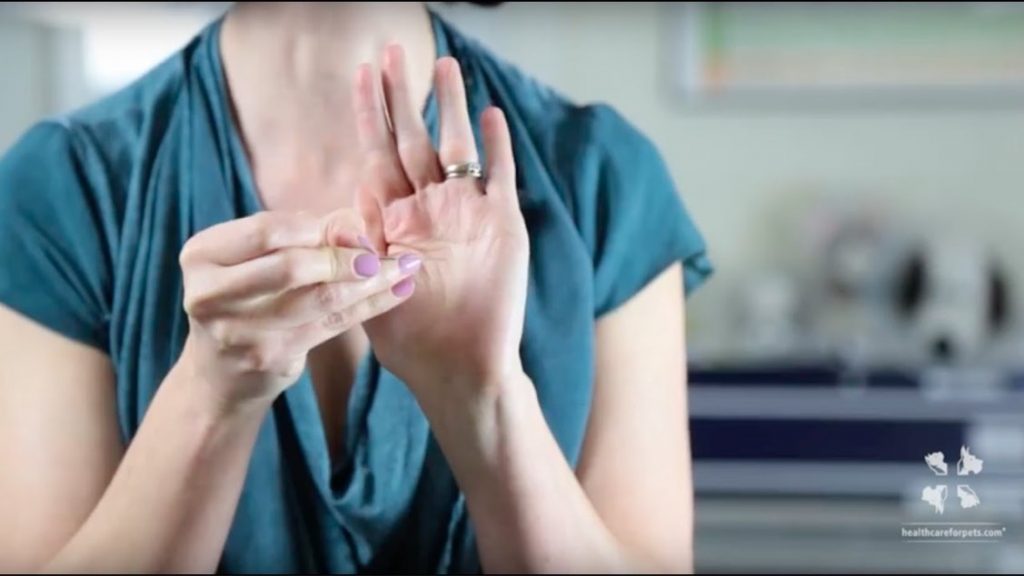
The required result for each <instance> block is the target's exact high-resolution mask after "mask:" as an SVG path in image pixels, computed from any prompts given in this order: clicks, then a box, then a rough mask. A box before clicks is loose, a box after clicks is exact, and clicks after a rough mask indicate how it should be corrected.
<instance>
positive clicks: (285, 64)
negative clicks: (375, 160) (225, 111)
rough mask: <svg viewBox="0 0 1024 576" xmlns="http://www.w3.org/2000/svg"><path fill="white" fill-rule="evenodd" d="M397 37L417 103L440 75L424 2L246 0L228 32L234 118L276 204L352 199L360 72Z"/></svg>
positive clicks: (333, 204)
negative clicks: (355, 82)
mask: <svg viewBox="0 0 1024 576" xmlns="http://www.w3.org/2000/svg"><path fill="white" fill-rule="evenodd" d="M391 42H397V43H399V44H401V45H402V46H403V47H404V48H405V53H406V54H407V61H408V70H409V75H410V78H409V82H410V86H411V88H412V91H413V94H414V95H415V97H416V98H417V100H418V102H419V103H421V104H422V103H423V102H425V101H426V98H427V96H428V94H429V92H430V85H431V81H432V70H433V62H434V60H435V59H436V57H437V55H436V54H435V53H434V52H435V50H434V46H435V43H434V37H433V29H432V27H431V23H430V18H429V14H428V12H427V10H426V8H425V7H424V6H423V5H422V4H418V3H414V4H400V3H394V4H384V3H381V4H355V3H280V4H278V3H269V4H264V3H256V2H252V3H248V2H245V3H240V4H239V5H237V6H236V7H234V8H233V9H232V10H231V11H230V12H229V13H228V15H227V17H226V18H225V21H224V25H223V28H222V31H221V45H220V50H221V55H222V59H223V63H224V73H225V76H226V80H227V83H228V86H229V91H230V93H231V101H232V104H233V108H234V114H235V119H236V121H237V124H238V126H239V132H240V134H241V136H242V140H243V142H244V143H245V148H246V151H247V153H248V155H249V159H250V164H251V165H252V169H253V177H254V179H255V181H256V184H257V187H258V188H259V192H260V196H261V200H262V201H263V203H264V205H265V206H266V207H267V208H270V209H295V210H298V209H301V210H308V211H322V212H327V211H330V210H333V209H335V208H338V207H339V206H345V205H350V204H351V201H352V194H351V190H352V189H353V187H354V184H355V181H356V178H357V177H358V164H359V159H358V156H357V155H356V154H354V151H355V150H357V149H358V142H357V140H356V131H355V122H354V117H353V113H352V102H351V92H352V84H351V82H352V76H353V73H354V72H355V69H356V67H357V66H358V65H359V64H361V63H363V62H371V63H374V64H375V65H376V64H377V63H378V62H379V58H380V54H381V50H382V49H383V47H384V46H386V45H387V44H388V43H391Z"/></svg>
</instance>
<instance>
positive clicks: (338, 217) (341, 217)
mask: <svg viewBox="0 0 1024 576" xmlns="http://www.w3.org/2000/svg"><path fill="white" fill-rule="evenodd" d="M357 204H358V199H357ZM323 226H324V240H325V242H324V245H326V246H334V247H337V248H363V249H364V250H368V251H370V252H378V251H379V250H380V249H379V248H378V247H377V246H376V245H375V244H374V243H373V242H372V240H371V236H370V221H369V219H367V218H366V215H364V214H363V213H362V211H361V210H360V209H359V207H358V206H357V207H356V208H342V209H339V210H335V211H334V212H331V213H330V214H328V215H327V216H325V217H324V224H323Z"/></svg>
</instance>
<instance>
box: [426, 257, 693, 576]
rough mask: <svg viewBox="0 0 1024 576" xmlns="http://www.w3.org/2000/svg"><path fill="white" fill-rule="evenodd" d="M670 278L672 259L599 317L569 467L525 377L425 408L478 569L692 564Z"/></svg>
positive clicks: (648, 568) (679, 330) (676, 273)
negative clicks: (462, 500) (589, 406)
mask: <svg viewBox="0 0 1024 576" xmlns="http://www.w3.org/2000/svg"><path fill="white" fill-rule="evenodd" d="M681 278H682V274H681V272H680V269H679V267H678V266H676V267H674V268H672V269H671V270H669V271H667V272H666V273H664V274H663V275H662V276H661V277H660V278H659V279H657V280H656V281H655V282H653V283H652V284H651V285H650V286H649V287H648V288H646V289H645V290H644V291H643V292H642V293H641V294H639V295H638V296H636V297H635V298H634V299H633V300H632V301H631V302H629V303H627V304H626V305H625V306H624V307H622V308H620V309H619V310H617V311H616V312H614V313H612V314H611V315H609V316H607V317H605V318H604V319H602V320H601V321H600V322H599V325H598V328H597V333H598V334H597V340H598V342H597V348H598V374H599V375H598V379H597V383H596V390H595V395H594V404H593V411H592V414H591V419H590V423H589V426H588V431H587V437H586V441H585V444H584V449H583V454H582V459H581V462H580V465H579V470H578V475H574V474H573V472H572V470H571V469H570V467H569V465H568V463H567V462H566V460H565V458H564V457H563V456H562V453H561V451H560V450H559V448H558V445H557V444H556V443H555V440H554V438H553V437H552V436H551V432H550V430H549V429H548V427H547V424H546V423H545V421H544V418H543V414H542V413H541V411H540V406H539V405H538V403H537V399H536V397H535V396H534V394H533V390H532V385H531V384H530V382H528V381H526V380H525V377H520V378H519V379H517V380H513V381H507V382H502V383H501V384H500V386H499V387H498V388H499V389H500V392H499V393H497V394H495V395H493V396H490V397H487V398H474V399H473V400H472V401H470V402H468V405H469V406H470V408H469V410H465V411H448V410H444V409H443V408H438V409H434V410H429V409H428V414H433V415H434V417H433V419H432V424H433V425H434V430H435V433H437V435H438V439H439V441H440V442H441V445H442V447H443V448H444V449H445V453H446V454H447V455H448V458H449V461H450V462H451V464H452V467H453V470H454V471H455V474H456V477H457V479H458V481H459V484H460V486H461V487H462V489H463V491H464V492H465V494H466V497H467V502H468V506H469V511H470V514H471V516H472V518H473V523H474V526H475V527H476V530H477V533H478V536H479V549H480V554H481V558H482V560H483V563H484V567H485V569H486V570H487V571H497V572H507V571H526V572H561V571H565V572H578V571H587V572H620V571H621V572H637V571H639V572H688V571H691V570H692V519H693V505H692V484H691V480H690V459H689V453H690V450H689V438H688V429H687V426H686V403H685V375H684V357H683V353H682V349H683V324H682V320H683V318H682V315H683V312H682V303H681V298H680V296H679V295H680V294H681V293H682V280H681ZM642 335H647V336H642Z"/></svg>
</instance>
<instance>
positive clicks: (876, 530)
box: [0, 2, 1024, 573]
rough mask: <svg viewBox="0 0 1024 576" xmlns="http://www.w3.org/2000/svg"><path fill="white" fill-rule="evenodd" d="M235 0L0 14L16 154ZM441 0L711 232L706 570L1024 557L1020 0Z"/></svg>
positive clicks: (704, 294)
mask: <svg viewBox="0 0 1024 576" xmlns="http://www.w3.org/2000/svg"><path fill="white" fill-rule="evenodd" d="M226 6H227V4H225V3H209V4H200V3H180V2H153V3H147V4H121V5H113V4H88V3H79V4H70V3H68V4H62V3H32V4H28V3H6V4H3V5H0V78H2V79H3V88H2V89H0V151H2V150H5V149H6V148H7V147H8V146H9V145H10V144H11V143H12V142H13V141H14V139H15V138H17V137H18V136H19V135H20V134H21V133H22V132H23V131H24V130H25V129H26V128H27V127H28V126H29V125H30V124H31V123H32V122H34V121H36V120H38V119H40V118H42V117H44V116H47V115H52V114H56V113H60V112H63V111H67V110H71V109H74V108H76V107H78V106H81V105H82V104H84V103H86V102H88V101H90V100H92V99H95V98H98V97H101V96H103V95H104V94H108V93H110V92H111V91H113V90H116V89H117V88H119V87H120V86H122V85H124V84H125V83H127V82H129V81H130V80H132V79H133V78H135V77H137V76H138V75H140V74H141V73H143V72H144V71H146V70H147V69H149V68H151V67H152V66H154V65H155V64H157V63H158V62H159V61H160V60H162V59H163V58H165V57H167V56H168V55H170V54H171V53H172V52H173V51H175V50H176V49H178V48H180V47H181V46H182V45H183V44H185V43H186V42H187V41H188V40H189V39H190V38H191V36H192V35H193V34H195V33H196V32H197V31H198V30H199V29H200V28H201V27H202V26H204V25H205V24H206V23H207V22H209V21H210V20H211V19H213V18H215V17H217V16H218V15H219V14H220V13H222V11H223V10H224V9H225V8H226ZM434 7H435V9H436V10H437V11H439V12H440V13H441V14H442V15H444V16H446V17H447V18H449V20H451V21H452V22H453V23H455V24H456V25H457V26H459V27H460V28H462V29H463V30H464V31H466V32H468V33H469V34H471V35H473V36H476V37H477V38H478V39H480V40H481V41H482V42H483V43H484V44H486V45H488V46H490V47H492V48H493V49H494V50H495V51H497V52H498V53H499V54H501V55H503V56H504V57H505V58H507V59H508V60H510V61H512V62H513V63H514V64H516V65H518V66H520V67H521V68H523V69H524V70H526V71H527V72H529V73H530V74H532V75H534V76H535V77H537V78H538V79H540V80H541V81H543V82H545V83H547V84H549V85H551V86H552V87H554V88H555V89H556V90H558V91H560V92H562V93H563V94H564V95H566V96H568V97H570V98H572V99H574V100H576V101H579V102H593V101H602V102H607V103H610V104H612V105H613V106H615V107H616V108H617V109H618V110H620V111H621V112H622V113H623V114H624V115H625V116H626V117H628V118H629V119H630V120H631V121H632V122H633V123H634V124H635V125H636V126H638V127H639V128H640V129H641V130H642V131H644V132H645V133H646V134H647V135H648V136H649V137H650V138H651V139H652V140H653V141H654V142H655V143H656V144H657V145H658V146H659V148H660V150H661V152H662V154H663V156H664V157H665V160H666V162H667V163H668V166H669V167H670V169H671V171H672V173H673V175H674V176H675V178H676V181H677V183H678V185H679V189H680V192H681V194H682V195H683V198H684V200H685V202H686V204H687V206H688V208H689V209H690V211H691V212H692V213H693V215H694V218H695V219H696V221H697V224H698V226H699V227H700V228H701V230H702V231H703V233H704V234H705V236H706V238H707V241H708V245H709V248H710V256H711V258H712V260H713V262H714V264H715V266H716V274H715V276H714V277H713V280H712V281H711V282H710V283H709V284H707V285H706V286H704V287H703V288H702V289H701V290H699V291H698V292H697V294H696V295H695V296H694V297H693V298H692V299H691V300H690V302H689V304H688V324H689V336H688V338H689V343H688V346H689V361H690V366H691V392H690V404H691V406H690V408H691V412H692V429H693V443H694V444H693V448H694V455H695V481H696V487H697V532H696V534H697V540H696V541H697V568H698V571H701V572H735V571H752V570H755V571H769V572H782V571H795V572H811V571H821V572H837V571H839V572H851V571H867V572H1006V573H1019V572H1021V571H1024V328H1022V324H1024V322H1022V318H1024V313H1022V309H1024V250H1021V249H1020V247H1021V246H1024V3H991V2H954V3H942V4H939V3H885V4H883V3H877V4H876V3H857V4H851V3H816V4H795V3H757V4H754V3H750V4H744V3H676V4H667V3H628V4H627V3H610V4H586V5H569V4H558V3H544V4H505V5H502V6H500V7H496V8H481V7H477V6H471V5H465V4H460V3H442V4H435V5H434ZM938 452H941V453H942V455H941V458H940V457H939V456H938V455H937V454H936V453H938ZM982 463H983V464H982ZM943 487H945V488H943ZM965 487H966V490H965V489H964V488H965ZM940 505H942V512H941V513H939V512H938V510H939V506H940ZM922 526H925V527H933V528H936V527H958V528H981V529H985V530H986V532H985V533H984V534H982V535H980V536H978V535H975V536H972V537H969V538H960V537H954V536H948V535H947V536H940V537H933V538H921V537H920V532H914V529H915V528H920V527H922ZM915 535H916V536H915Z"/></svg>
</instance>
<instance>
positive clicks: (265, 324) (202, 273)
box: [179, 210, 420, 410]
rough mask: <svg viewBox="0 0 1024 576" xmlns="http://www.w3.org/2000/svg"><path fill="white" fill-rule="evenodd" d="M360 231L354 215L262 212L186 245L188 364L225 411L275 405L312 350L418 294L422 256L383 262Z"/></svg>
mask: <svg viewBox="0 0 1024 576" xmlns="http://www.w3.org/2000/svg"><path fill="white" fill-rule="evenodd" d="M361 230H362V222H361V219H360V218H359V217H358V216H357V215H356V214H355V212H354V211H351V210H340V211H337V212H335V213H332V214H330V215H328V216H326V217H315V216H310V215H306V214H297V213H283V212H261V213H259V214H256V215H254V216H250V217H247V218H242V219H239V220H234V221H231V222H226V223H223V224H219V225H216V226H213V227H211V228H209V229H207V230H204V231H203V232H200V233H199V234H197V235H195V236H194V237H192V238H191V239H190V240H189V241H188V242H187V243H186V244H185V246H184V248H183V249H182V251H181V255H180V262H181V267H182V272H183V281H184V305H185V311H186V312H187V314H188V317H189V336H188V339H187V341H186V343H185V348H184V351H183V353H182V357H181V360H179V362H183V363H184V366H182V367H183V368H185V369H186V370H189V371H190V375H189V376H190V379H191V380H193V381H195V382H196V383H198V384H199V385H202V386H205V387H207V388H208V389H209V391H210V392H212V397H213V398H214V399H215V401H216V402H217V403H218V404H219V406H218V407H217V408H219V409H223V410H232V409H234V408H237V407H238V406H241V405H248V404H254V403H255V404H257V405H269V404H270V403H271V402H272V401H273V400H274V398H276V397H277V396H278V394H280V393H281V392H282V391H284V390H285V389H286V388H287V387H288V386H290V385H291V384H293V383H294V382H295V381H296V380H297V379H298V377H299V376H300V374H301V373H302V371H303V369H304V367H305V363H306V355H307V353H308V352H309V351H310V350H311V349H312V348H314V347H316V346H317V345H319V344H321V343H323V342H325V341H326V340H328V339H330V338H332V337H334V336H336V335H338V334H340V333H342V332H344V331H346V330H348V329H349V328H351V327H353V326H356V325H358V324H360V323H362V322H363V321H365V320H368V319H370V318H373V317H375V316H378V315H380V314H382V313H384V312H387V311H388V310H391V309H392V308H394V307H395V306H397V305H398V304H400V303H401V302H403V301H404V300H406V299H407V298H408V297H409V296H410V295H411V294H412V291H413V280H412V278H411V276H412V275H413V274H415V272H416V271H417V270H418V269H419V265H420V263H419V261H418V259H417V258H416V257H407V258H405V259H403V260H401V261H399V260H387V259H383V260H382V259H380V258H378V257H377V255H376V254H375V253H373V252H372V248H370V246H369V244H368V243H367V242H366V241H365V237H362V236H361V234H360V231H361ZM364 246H365V248H364Z"/></svg>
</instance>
